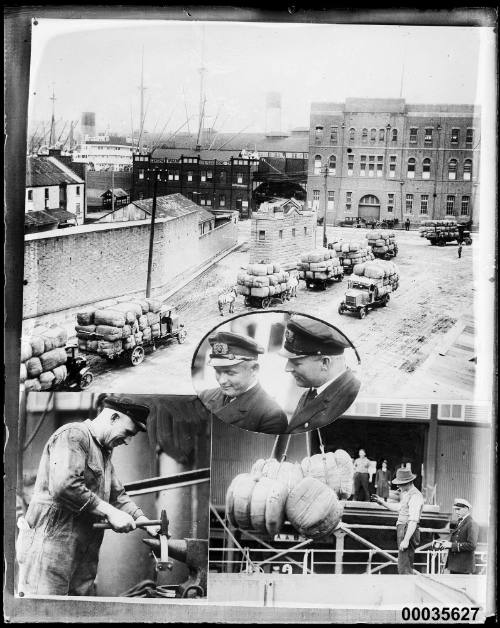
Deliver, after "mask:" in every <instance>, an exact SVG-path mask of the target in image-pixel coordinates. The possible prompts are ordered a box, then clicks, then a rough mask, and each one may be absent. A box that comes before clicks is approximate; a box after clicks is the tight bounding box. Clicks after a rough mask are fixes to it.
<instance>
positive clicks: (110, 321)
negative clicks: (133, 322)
mask: <svg viewBox="0 0 500 628" xmlns="http://www.w3.org/2000/svg"><path fill="white" fill-rule="evenodd" d="M94 323H95V324H96V325H109V326H110V327H123V326H124V325H125V314H123V312H118V311H117V310H113V309H103V310H96V311H95V314H94Z"/></svg>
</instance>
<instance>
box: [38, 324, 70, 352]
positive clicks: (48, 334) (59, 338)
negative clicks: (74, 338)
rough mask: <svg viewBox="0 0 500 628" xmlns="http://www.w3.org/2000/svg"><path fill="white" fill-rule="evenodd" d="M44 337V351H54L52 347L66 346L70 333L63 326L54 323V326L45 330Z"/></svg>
mask: <svg viewBox="0 0 500 628" xmlns="http://www.w3.org/2000/svg"><path fill="white" fill-rule="evenodd" d="M42 338H43V343H44V353H47V351H52V349H58V348H59V347H64V346H65V345H66V342H67V341H68V333H67V331H66V330H65V329H63V328H62V327H59V326H57V325H53V326H52V327H49V329H47V331H45V332H43V334H42Z"/></svg>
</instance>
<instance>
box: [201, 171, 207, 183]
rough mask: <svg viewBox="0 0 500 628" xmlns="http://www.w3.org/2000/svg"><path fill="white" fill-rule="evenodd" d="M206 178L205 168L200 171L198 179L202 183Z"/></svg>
mask: <svg viewBox="0 0 500 628" xmlns="http://www.w3.org/2000/svg"><path fill="white" fill-rule="evenodd" d="M206 180H207V171H206V170H202V171H201V172H200V181H201V182H202V183H204V182H205V181H206Z"/></svg>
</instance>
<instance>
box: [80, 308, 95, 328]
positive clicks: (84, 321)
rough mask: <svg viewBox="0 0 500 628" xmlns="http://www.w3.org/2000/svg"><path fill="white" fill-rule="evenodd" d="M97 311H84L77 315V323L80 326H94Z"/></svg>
mask: <svg viewBox="0 0 500 628" xmlns="http://www.w3.org/2000/svg"><path fill="white" fill-rule="evenodd" d="M94 313H95V309H87V310H82V311H80V312H77V313H76V322H77V323H78V324H79V325H92V324H93V323H94Z"/></svg>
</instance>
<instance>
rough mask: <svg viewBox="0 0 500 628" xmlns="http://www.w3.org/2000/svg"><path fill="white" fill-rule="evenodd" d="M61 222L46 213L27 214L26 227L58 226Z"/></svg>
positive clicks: (25, 215) (25, 216) (25, 218)
mask: <svg viewBox="0 0 500 628" xmlns="http://www.w3.org/2000/svg"><path fill="white" fill-rule="evenodd" d="M58 223H59V220H57V218H54V217H53V216H50V215H49V214H48V213H46V212H44V211H36V212H26V213H25V214H24V224H25V226H26V227H41V226H43V225H57V224H58Z"/></svg>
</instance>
